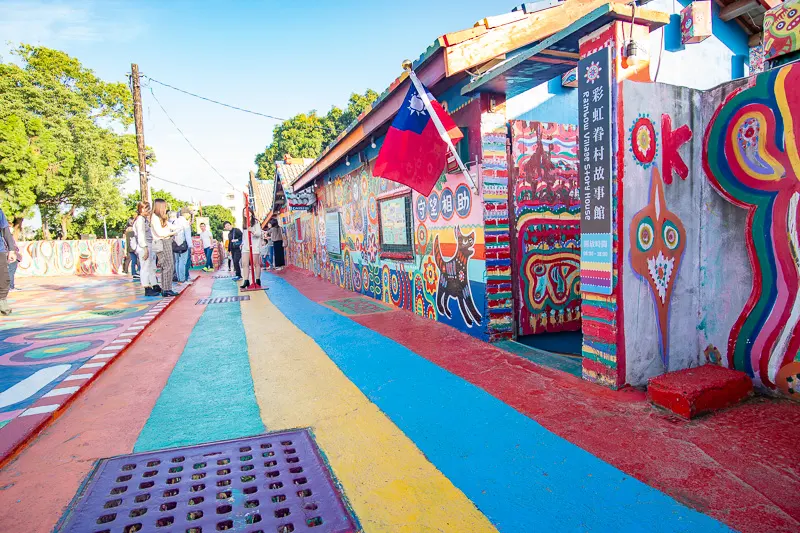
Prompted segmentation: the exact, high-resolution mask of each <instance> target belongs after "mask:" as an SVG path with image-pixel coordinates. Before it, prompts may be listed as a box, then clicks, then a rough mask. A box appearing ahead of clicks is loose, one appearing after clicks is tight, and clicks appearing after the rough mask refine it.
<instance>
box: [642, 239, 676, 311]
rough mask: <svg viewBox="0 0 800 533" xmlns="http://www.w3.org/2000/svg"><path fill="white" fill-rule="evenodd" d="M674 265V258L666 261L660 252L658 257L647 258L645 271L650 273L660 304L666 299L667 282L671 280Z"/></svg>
mask: <svg viewBox="0 0 800 533" xmlns="http://www.w3.org/2000/svg"><path fill="white" fill-rule="evenodd" d="M674 265H675V258H674V257H670V258H669V259H667V258H666V257H664V254H663V253H661V252H660V251H659V252H658V256H657V257H655V258H653V257H651V258H649V259H648V260H647V269H648V270H649V271H650V277H651V278H652V279H653V282H654V283H655V287H656V291H657V292H658V297H659V298H661V303H664V301H665V300H666V298H667V287H668V286H669V280H670V279H671V278H672V269H673V266H674Z"/></svg>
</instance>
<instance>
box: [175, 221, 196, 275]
mask: <svg viewBox="0 0 800 533" xmlns="http://www.w3.org/2000/svg"><path fill="white" fill-rule="evenodd" d="M186 213H191V212H190V211H189V210H188V209H187V208H185V207H184V208H183V209H181V212H180V215H179V216H178V218H177V219H176V220H175V222H174V223H173V226H174V227H173V229H174V231H175V232H176V233H175V241H173V243H172V251H173V252H174V254H175V270H176V272H177V274H178V281H179V282H181V283H182V282H184V281H186V280H188V279H189V269H188V268H186V267H187V261H189V246H190V245H191V242H192V225H191V223H189V221H188V220H187V219H186Z"/></svg>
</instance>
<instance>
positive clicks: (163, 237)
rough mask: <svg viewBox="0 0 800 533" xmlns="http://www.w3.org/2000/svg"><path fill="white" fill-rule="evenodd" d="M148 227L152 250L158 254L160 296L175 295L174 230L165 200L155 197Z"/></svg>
mask: <svg viewBox="0 0 800 533" xmlns="http://www.w3.org/2000/svg"><path fill="white" fill-rule="evenodd" d="M150 227H151V229H152V230H153V250H154V251H155V252H156V254H157V255H158V264H159V265H160V266H161V296H164V297H165V298H166V297H167V296H177V295H178V293H177V292H175V291H173V290H172V275H173V274H174V273H175V256H174V255H172V254H173V251H172V242H173V240H172V236H173V235H175V233H176V232H175V230H174V229H173V228H172V226H170V224H169V215H168V214H167V202H166V201H165V200H162V199H160V198H159V199H157V200H156V201H155V202H153V216H152V217H151V218H150Z"/></svg>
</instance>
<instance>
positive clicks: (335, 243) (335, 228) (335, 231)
mask: <svg viewBox="0 0 800 533" xmlns="http://www.w3.org/2000/svg"><path fill="white" fill-rule="evenodd" d="M340 221H341V219H340V216H339V211H328V212H326V213H325V249H326V250H328V254H330V255H334V256H340V255H342V229H341V223H340Z"/></svg>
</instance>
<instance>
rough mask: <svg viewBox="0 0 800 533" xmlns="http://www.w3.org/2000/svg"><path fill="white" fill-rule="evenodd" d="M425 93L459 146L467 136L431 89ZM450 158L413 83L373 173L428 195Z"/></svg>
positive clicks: (389, 132)
mask: <svg viewBox="0 0 800 533" xmlns="http://www.w3.org/2000/svg"><path fill="white" fill-rule="evenodd" d="M423 87H424V85H423ZM425 92H426V94H427V95H428V99H429V100H430V101H431V106H432V107H433V110H434V111H435V112H436V115H437V116H438V117H439V120H441V122H442V125H444V129H445V131H446V132H447V134H448V135H449V136H450V139H451V140H452V141H453V144H454V145H455V144H456V143H457V142H458V141H460V140H461V139H462V138H463V137H464V135H463V134H462V133H461V130H459V129H458V127H457V126H456V123H455V122H454V121H453V119H452V118H450V115H448V114H447V112H446V111H445V110H444V109H443V108H442V106H441V105H440V104H439V102H437V101H436V100H435V99H434V98H433V95H431V93H430V92H429V91H428V89H427V88H426V89H425ZM446 159H447V143H445V141H444V140H443V139H442V137H441V136H440V135H439V132H438V131H437V130H436V124H434V122H433V120H432V119H431V116H430V114H429V113H428V110H427V109H426V108H425V104H424V103H423V101H422V98H420V96H419V93H418V92H417V89H416V88H415V87H414V84H413V83H412V84H411V86H410V87H409V88H408V93H406V97H405V100H403V104H402V105H401V106H400V109H399V110H398V111H397V116H395V118H394V121H393V122H392V125H391V127H389V131H388V132H387V133H386V137H385V138H384V140H383V146H381V151H380V153H379V154H378V158H377V159H376V160H375V166H374V167H373V169H372V175H373V176H375V177H380V178H385V179H387V180H391V181H396V182H397V183H402V184H403V185H408V186H409V187H411V188H412V189H414V190H415V191H417V192H418V193H420V194H423V195H425V196H428V195H429V194H430V192H431V191H432V190H433V186H434V185H436V182H437V181H439V177H440V176H441V175H442V170H443V169H444V165H445V163H446Z"/></svg>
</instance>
